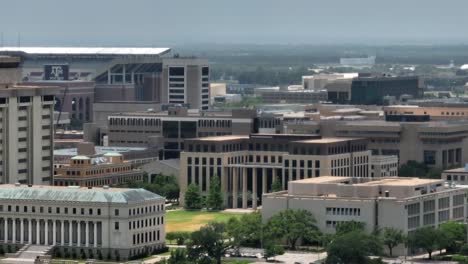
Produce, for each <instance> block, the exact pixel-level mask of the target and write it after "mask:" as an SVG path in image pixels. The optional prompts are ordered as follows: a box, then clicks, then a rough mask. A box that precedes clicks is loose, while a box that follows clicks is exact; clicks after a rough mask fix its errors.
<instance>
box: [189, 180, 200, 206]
mask: <svg viewBox="0 0 468 264" xmlns="http://www.w3.org/2000/svg"><path fill="white" fill-rule="evenodd" d="M202 207H203V202H202V197H201V193H200V189H199V188H198V186H197V185H196V184H193V183H192V184H190V185H189V186H188V188H187V191H186V192H185V208H186V209H201V208H202Z"/></svg>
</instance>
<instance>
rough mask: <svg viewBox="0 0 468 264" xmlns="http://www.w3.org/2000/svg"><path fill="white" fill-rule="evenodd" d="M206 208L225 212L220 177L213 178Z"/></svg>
mask: <svg viewBox="0 0 468 264" xmlns="http://www.w3.org/2000/svg"><path fill="white" fill-rule="evenodd" d="M206 207H207V208H209V209H211V210H223V209H224V200H223V192H222V191H221V182H220V181H219V177H218V176H216V175H214V176H213V177H211V181H210V190H209V192H208V197H207V199H206Z"/></svg>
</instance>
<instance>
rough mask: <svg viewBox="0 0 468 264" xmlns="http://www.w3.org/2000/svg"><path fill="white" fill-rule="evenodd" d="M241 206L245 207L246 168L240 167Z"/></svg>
mask: <svg viewBox="0 0 468 264" xmlns="http://www.w3.org/2000/svg"><path fill="white" fill-rule="evenodd" d="M242 208H243V209H247V168H245V167H244V168H242Z"/></svg>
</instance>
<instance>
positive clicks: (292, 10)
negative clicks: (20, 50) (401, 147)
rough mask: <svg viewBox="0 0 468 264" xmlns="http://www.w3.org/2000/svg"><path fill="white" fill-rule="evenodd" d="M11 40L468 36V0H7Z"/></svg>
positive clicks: (5, 18) (107, 42)
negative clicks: (19, 37) (19, 36)
mask: <svg viewBox="0 0 468 264" xmlns="http://www.w3.org/2000/svg"><path fill="white" fill-rule="evenodd" d="M0 9H1V12H0V13H1V15H0V32H3V39H4V43H3V44H4V45H5V46H6V45H14V46H16V45H17V42H18V33H20V35H21V45H22V46H31V45H43V46H53V45H68V46H91V45H103V46H112V45H113V46H171V45H184V44H194V43H213V44H225V43H234V44H236V43H244V44H266V43H268V44H324V43H326V44H327V43H336V44H340V43H358V44H370V45H374V44H403V43H418V44H422V43H424V44H440V43H456V44H459V43H468V16H467V14H468V1H467V0H387V1H383V0H166V1H160V0H60V1H59V0H0Z"/></svg>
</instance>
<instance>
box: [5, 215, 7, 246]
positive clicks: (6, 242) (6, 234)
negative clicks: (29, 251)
mask: <svg viewBox="0 0 468 264" xmlns="http://www.w3.org/2000/svg"><path fill="white" fill-rule="evenodd" d="M7 242H8V218H5V243H7Z"/></svg>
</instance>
